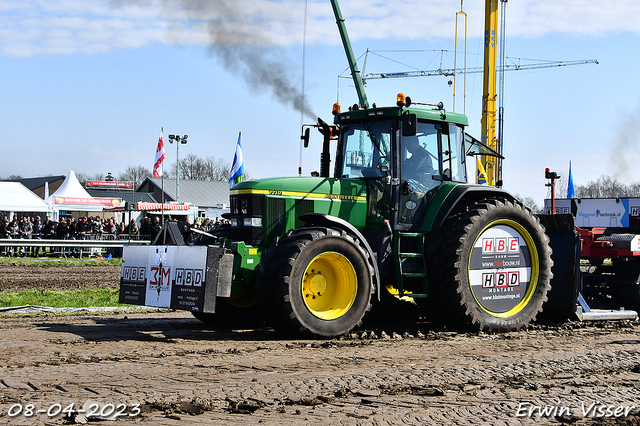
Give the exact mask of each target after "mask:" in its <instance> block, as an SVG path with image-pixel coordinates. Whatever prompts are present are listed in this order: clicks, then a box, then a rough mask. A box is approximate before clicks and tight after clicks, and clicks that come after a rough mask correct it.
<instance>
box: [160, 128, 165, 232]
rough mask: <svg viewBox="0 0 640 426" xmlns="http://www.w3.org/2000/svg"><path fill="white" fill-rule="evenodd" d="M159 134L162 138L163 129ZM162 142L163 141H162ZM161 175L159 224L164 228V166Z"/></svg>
mask: <svg viewBox="0 0 640 426" xmlns="http://www.w3.org/2000/svg"><path fill="white" fill-rule="evenodd" d="M160 132H161V133H162V136H163V138H164V127H161V128H160ZM163 142H164V141H163ZM161 170H162V173H160V177H161V178H160V182H161V184H160V185H161V186H160V191H161V192H162V196H161V199H162V204H161V212H162V223H161V224H160V225H161V226H164V165H163V166H162V169H161Z"/></svg>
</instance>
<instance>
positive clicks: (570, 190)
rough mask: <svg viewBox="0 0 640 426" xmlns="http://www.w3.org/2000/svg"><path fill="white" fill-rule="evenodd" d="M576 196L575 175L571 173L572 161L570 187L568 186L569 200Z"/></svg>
mask: <svg viewBox="0 0 640 426" xmlns="http://www.w3.org/2000/svg"><path fill="white" fill-rule="evenodd" d="M575 195H576V187H575V186H574V185H573V173H571V161H569V185H568V186H567V198H573V197H574V196H575Z"/></svg>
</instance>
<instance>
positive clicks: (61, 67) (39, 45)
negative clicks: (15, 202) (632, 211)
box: [0, 0, 640, 204]
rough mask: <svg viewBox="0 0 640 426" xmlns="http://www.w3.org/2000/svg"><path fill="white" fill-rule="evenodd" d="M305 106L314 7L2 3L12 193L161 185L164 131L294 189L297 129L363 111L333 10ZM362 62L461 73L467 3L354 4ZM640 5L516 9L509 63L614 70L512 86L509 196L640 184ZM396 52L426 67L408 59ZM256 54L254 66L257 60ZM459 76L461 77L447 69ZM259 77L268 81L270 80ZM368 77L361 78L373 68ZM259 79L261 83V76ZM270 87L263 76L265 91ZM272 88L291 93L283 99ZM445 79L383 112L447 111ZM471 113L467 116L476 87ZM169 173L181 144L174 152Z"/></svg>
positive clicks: (550, 3) (324, 21)
mask: <svg viewBox="0 0 640 426" xmlns="http://www.w3.org/2000/svg"><path fill="white" fill-rule="evenodd" d="M307 5H308V9H307V10H308V14H307V32H306V42H307V43H306V49H305V55H304V62H305V86H304V90H305V97H306V100H307V103H308V107H309V113H308V114H307V116H305V117H304V118H301V114H300V112H298V111H296V110H295V109H294V108H292V106H291V99H293V98H294V97H295V96H296V95H297V94H298V93H299V92H300V90H301V87H302V63H303V45H302V41H303V22H304V10H305V2H304V1H293V0H291V1H286V0H281V1H277V0H251V1H244V0H236V1H232V0H228V1H221V0H217V1H216V0H212V1H203V0H162V1H160V0H158V1H155V0H111V1H103V0H37V1H29V0H0V41H1V42H0V68H1V69H2V83H1V84H0V99H2V100H3V108H2V114H1V115H0V125H1V126H2V130H3V132H2V133H3V138H2V142H1V143H0V146H2V152H3V155H2V156H0V177H7V176H9V175H21V176H23V177H33V176H43V175H47V174H55V175H57V174H61V175H62V174H67V173H68V171H69V170H74V171H75V172H76V173H85V174H87V175H94V174H95V173H103V174H106V173H108V172H111V173H112V174H114V175H117V174H118V173H120V172H122V171H123V170H124V169H125V168H126V167H127V166H138V165H143V166H145V167H148V168H150V169H151V168H152V165H153V159H154V150H155V144H156V141H157V137H158V135H159V132H160V128H161V127H164V129H165V130H164V133H165V140H166V135H168V134H171V133H176V134H188V135H189V139H188V141H189V143H188V144H187V145H183V146H181V148H180V156H181V157H182V156H184V155H186V154H190V153H193V154H197V155H199V156H202V157H208V156H213V157H215V158H224V159H227V160H228V161H229V162H231V160H232V159H233V154H234V150H235V143H236V140H237V135H238V132H242V144H243V153H244V161H245V168H246V170H247V171H248V172H249V173H250V175H251V176H252V177H254V178H258V177H271V176H292V175H296V174H297V169H298V165H299V163H300V140H299V135H300V124H301V120H302V122H304V123H312V122H314V121H315V117H316V116H320V117H322V118H323V119H325V120H327V121H330V120H331V106H332V104H333V103H334V102H335V101H336V99H338V100H339V101H340V102H341V103H342V105H343V107H346V106H347V105H349V104H353V103H355V102H356V101H357V97H356V94H355V90H354V89H353V86H352V84H351V82H350V81H349V80H348V79H338V75H340V74H342V75H345V76H347V75H348V74H347V73H344V74H343V72H344V71H345V69H346V68H347V62H346V59H345V56H344V52H343V50H342V46H341V44H340V37H339V34H338V30H337V27H336V24H335V20H334V18H333V12H332V9H331V6H330V4H329V2H328V1H309V2H308V3H307ZM340 6H341V9H342V13H343V15H344V17H345V19H346V24H347V28H348V31H349V35H350V37H351V40H352V42H353V48H354V51H355V54H356V56H361V55H363V54H364V53H365V51H366V50H367V49H370V50H371V51H374V52H378V53H379V55H382V56H385V57H388V58H391V59H393V60H394V61H395V62H392V61H390V60H385V59H382V58H381V57H380V56H376V55H370V56H369V60H368V61H367V66H366V70H365V71H366V72H395V71H407V70H411V69H434V68H437V67H438V66H439V62H440V53H438V51H440V50H442V49H445V50H448V51H449V52H448V53H447V54H446V55H445V62H444V63H443V67H452V66H453V64H452V58H453V53H452V52H451V51H453V48H454V42H453V36H454V28H455V13H456V12H457V11H458V10H459V9H460V2H459V1H457V0H452V1H448V2H441V1H440V2H435V1H425V0H410V1H366V2H365V1H363V0H342V1H341V2H340ZM483 7H484V2H482V1H480V0H473V1H471V0H467V1H466V2H465V3H464V10H465V12H466V13H467V14H468V16H469V40H468V64H469V66H481V65H482V44H481V39H480V35H481V34H482V29H483V25H484V21H483V13H484V12H483ZM638 16H640V4H638V3H637V2H634V1H631V0H619V1H616V2H612V3H605V2H601V1H595V0H575V1H562V0H535V1H534V0H520V1H511V2H509V3H508V5H507V15H506V18H507V27H506V30H507V42H506V55H507V57H511V58H514V57H517V58H530V59H543V60H552V61H561V60H576V59H597V60H598V61H599V62H600V63H599V65H580V66H575V67H564V68H548V69H540V70H535V71H513V72H507V73H506V81H505V96H504V105H505V114H506V115H505V124H504V132H505V133H504V153H505V156H506V160H505V162H504V180H505V188H506V189H507V190H509V191H511V192H513V193H516V194H519V195H521V196H528V197H532V198H534V199H535V200H536V201H537V202H538V203H539V204H542V200H543V198H545V196H546V195H547V189H546V188H545V186H544V184H545V183H546V181H545V179H544V169H545V167H550V168H552V169H554V170H556V171H557V172H559V173H560V174H564V175H566V174H567V172H568V167H569V161H572V164H573V175H574V180H575V182H576V184H583V183H586V182H588V181H590V180H596V179H597V178H598V177H599V176H600V175H603V174H608V175H610V176H614V177H616V178H617V179H619V180H620V181H622V182H631V181H638V180H640V169H639V168H638V167H636V165H637V164H640V153H639V150H638V147H639V146H640V136H639V133H638V128H639V126H637V124H640V123H639V122H640V84H639V83H638V77H637V74H638V73H639V70H640V58H639V55H638V52H639V50H640V49H639V46H640V21H638V19H637V17H638ZM397 50H415V51H418V52H414V53H397V52H392V51H397ZM242 55H245V56H242ZM447 61H448V62H447ZM259 66H262V67H264V69H266V71H267V72H266V74H258V73H256V72H255V68H256V67H259ZM360 66H361V67H362V66H363V62H362V60H361V61H360ZM250 70H253V71H254V72H253V73H251V72H250ZM265 76H266V77H265ZM259 78H271V79H274V80H276V79H277V80H278V82H279V83H280V84H281V87H285V88H280V89H278V90H274V89H273V86H271V85H269V84H267V83H266V82H265V81H264V80H263V81H259V80H258V79H259ZM448 80H449V79H448V78H445V77H421V78H404V79H390V80H369V82H368V83H367V94H368V97H369V100H370V102H376V103H377V104H378V105H385V104H393V103H394V102H395V95H396V93H398V92H404V93H406V94H408V95H410V96H411V97H412V98H413V99H414V100H417V101H423V102H438V101H442V102H444V104H445V107H446V108H447V109H448V110H451V109H452V103H453V102H452V101H453V97H452V89H451V87H449V85H448V84H447V81H448ZM457 91H458V97H457V100H456V111H457V112H462V105H463V100H462V96H461V95H462V80H461V79H459V80H458V89H457ZM481 92H482V78H481V75H480V74H470V75H469V76H468V79H467V96H466V108H465V112H466V113H467V115H468V116H469V120H470V126H469V128H468V131H469V133H471V134H472V135H474V136H476V137H479V135H480V113H481V96H482V95H481ZM320 144H321V139H320V136H319V135H314V137H312V141H311V146H310V148H308V149H306V150H304V152H303V153H302V166H303V174H304V175H308V174H309V173H310V172H311V171H313V170H317V169H318V168H319V153H320ZM166 149H167V160H166V161H167V162H175V160H176V157H175V155H176V150H175V145H170V144H168V143H167V148H166Z"/></svg>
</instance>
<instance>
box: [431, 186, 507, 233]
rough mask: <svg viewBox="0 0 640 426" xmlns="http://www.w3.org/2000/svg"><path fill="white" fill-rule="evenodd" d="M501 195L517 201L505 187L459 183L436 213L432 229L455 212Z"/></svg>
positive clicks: (440, 224)
mask: <svg viewBox="0 0 640 426" xmlns="http://www.w3.org/2000/svg"><path fill="white" fill-rule="evenodd" d="M493 197H501V198H503V199H507V200H509V201H517V199H516V198H515V197H514V196H513V195H511V193H509V192H507V191H505V190H504V189H500V188H495V187H493V186H487V185H458V186H456V187H455V188H454V189H453V190H452V191H451V192H450V193H449V195H448V196H447V198H446V199H445V200H444V202H443V203H442V205H441V206H440V209H439V211H438V214H437V215H436V217H435V219H434V221H433V224H432V226H431V230H434V229H437V228H439V227H440V226H442V224H443V223H444V221H445V220H446V219H447V218H448V217H449V216H450V215H451V214H453V213H456V212H458V211H460V210H461V209H463V208H465V207H467V206H469V205H471V204H474V203H476V202H478V201H480V200H486V199H487V198H493Z"/></svg>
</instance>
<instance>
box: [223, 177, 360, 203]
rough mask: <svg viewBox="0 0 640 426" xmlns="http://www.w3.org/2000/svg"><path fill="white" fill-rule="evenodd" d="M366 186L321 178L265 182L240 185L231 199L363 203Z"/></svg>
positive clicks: (358, 182)
mask: <svg viewBox="0 0 640 426" xmlns="http://www.w3.org/2000/svg"><path fill="white" fill-rule="evenodd" d="M366 192H367V190H366V183H365V181H364V180H362V179H337V178H322V177H284V178H265V179H256V180H251V181H247V182H240V183H238V184H237V185H235V186H234V187H233V188H231V195H242V194H254V195H271V196H283V197H292V198H301V199H329V200H353V201H366V199H367V193H366Z"/></svg>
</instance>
